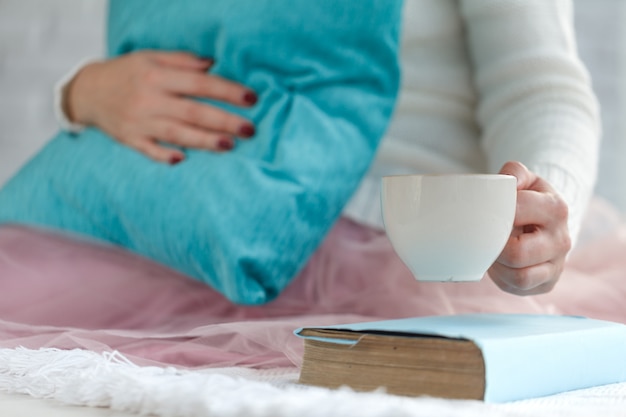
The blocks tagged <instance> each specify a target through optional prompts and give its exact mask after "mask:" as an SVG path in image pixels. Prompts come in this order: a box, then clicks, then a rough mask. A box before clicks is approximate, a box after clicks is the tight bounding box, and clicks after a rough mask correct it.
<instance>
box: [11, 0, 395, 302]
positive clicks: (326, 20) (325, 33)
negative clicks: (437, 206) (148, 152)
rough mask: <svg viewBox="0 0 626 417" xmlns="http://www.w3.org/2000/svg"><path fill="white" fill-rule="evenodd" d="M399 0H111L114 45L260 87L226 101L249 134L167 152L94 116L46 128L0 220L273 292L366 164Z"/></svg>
mask: <svg viewBox="0 0 626 417" xmlns="http://www.w3.org/2000/svg"><path fill="white" fill-rule="evenodd" d="M401 9H402V2H401V1H395V0H393V1H392V0H359V1H336V0H315V1H310V0H205V1H203V0H186V1H181V0H179V1H171V0H151V1H149V2H148V1H145V0H112V1H111V2H110V10H109V24H108V30H109V37H108V48H109V55H110V56H116V55H120V54H124V53H128V52H131V51H136V50H142V49H156V50H172V51H174V50H183V51H189V52H193V53H195V54H197V55H199V56H204V57H212V58H214V59H215V62H216V64H215V66H214V67H213V69H212V71H214V72H215V73H217V74H219V75H222V76H224V77H226V78H229V79H232V80H235V81H238V82H240V83H242V84H244V85H246V86H249V87H250V88H252V89H254V90H255V91H256V92H257V93H258V95H259V103H258V104H257V105H256V106H255V107H254V108H253V109H245V110H242V109H238V108H231V107H229V106H226V105H223V104H220V103H214V104H216V105H220V106H224V107H227V108H228V109H229V110H231V111H233V112H237V113H239V114H242V115H244V116H245V117H248V118H250V119H251V120H253V121H254V123H255V124H256V126H257V134H256V136H255V138H254V139H252V140H250V141H245V142H244V141H242V142H240V143H238V145H237V147H236V148H235V149H234V150H233V151H231V152H228V153H220V154H216V153H212V152H208V151H199V150H191V149H190V150H186V153H187V158H186V160H185V161H184V162H183V163H181V164H179V165H176V166H173V167H172V166H167V165H164V164H159V163H156V162H153V161H151V160H149V159H148V158H146V157H144V156H142V155H140V154H138V153H136V152H135V151H133V150H131V149H129V148H127V147H125V146H122V145H119V144H118V143H117V142H115V141H114V140H112V139H111V138H109V137H108V136H107V135H106V134H104V133H103V132H101V131H99V130H97V129H87V130H85V131H84V132H82V133H80V134H78V135H72V134H69V133H65V132H61V133H59V134H58V135H57V136H56V137H54V138H53V139H52V140H51V141H50V142H49V143H48V144H47V146H45V147H44V149H43V150H41V151H40V152H39V153H38V154H37V155H36V156H35V157H34V158H33V159H32V160H31V161H30V162H29V163H28V164H27V165H26V166H24V167H23V168H22V169H21V170H20V171H19V172H18V173H17V174H16V176H14V177H13V178H12V179H11V181H9V183H8V184H7V185H6V186H5V187H4V188H3V189H2V190H1V191H0V222H2V223H23V224H29V225H38V226H41V227H48V228H54V229H61V230H65V231H68V232H71V233H77V234H80V235H83V236H90V237H93V238H95V239H98V240H102V241H106V242H110V243H113V244H116V245H119V246H122V247H124V248H127V249H129V250H131V251H134V252H136V253H139V254H141V255H144V256H146V257H148V258H151V259H153V260H156V261H158V262H161V263H163V264H165V265H168V266H170V267H172V268H174V269H176V270H178V271H180V272H183V273H185V274H187V275H189V276H191V277H194V278H196V279H198V280H201V281H203V282H205V283H207V284H208V285H211V286H212V287H213V288H215V289H216V290H218V291H220V292H221V293H222V294H224V295H225V296H226V297H228V298H229V299H230V300H232V301H233V302H235V303H242V304H262V303H265V302H268V301H269V300H271V299H273V298H274V297H276V296H277V295H278V294H279V292H280V291H281V290H282V289H283V288H284V287H285V286H286V285H287V284H288V283H289V282H290V280H291V279H292V278H293V277H294V276H295V275H296V274H297V273H298V271H299V270H300V269H301V268H302V267H303V266H304V264H305V263H306V262H307V260H308V259H309V257H310V256H311V254H312V253H313V252H314V251H315V249H316V248H317V247H318V245H319V244H320V243H321V241H322V240H323V238H324V236H325V235H326V233H327V232H328V231H329V229H330V228H331V227H332V225H333V223H334V222H335V220H336V219H337V218H338V216H339V215H340V213H341V210H342V208H343V206H344V205H345V203H346V202H347V200H348V199H349V198H350V196H351V194H352V193H353V191H354V190H355V188H356V187H357V185H358V183H359V181H360V179H361V178H362V176H363V175H364V173H365V172H366V170H367V168H368V166H369V164H370V162H371V160H372V158H373V156H374V154H375V151H376V148H377V146H378V143H379V140H380V139H381V137H382V135H383V133H384V130H385V128H386V126H387V124H388V121H389V118H390V115H391V113H392V110H393V105H394V103H395V100H396V94H397V90H398V83H399V78H400V76H399V68H398V37H399V31H400V21H401Z"/></svg>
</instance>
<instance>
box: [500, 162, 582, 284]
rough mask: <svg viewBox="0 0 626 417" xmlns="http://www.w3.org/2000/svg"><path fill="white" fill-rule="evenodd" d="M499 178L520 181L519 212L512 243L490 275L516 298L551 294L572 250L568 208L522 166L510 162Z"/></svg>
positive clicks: (547, 185)
mask: <svg viewBox="0 0 626 417" xmlns="http://www.w3.org/2000/svg"><path fill="white" fill-rule="evenodd" d="M500 174H508V175H513V176H515V177H516V178H517V209H516V212H515V221H514V225H513V232H512V233H511V236H510V238H509V241H508V242H507V244H506V246H505V248H504V250H503V251H502V253H501V254H500V256H499V257H498V259H497V260H496V262H495V263H494V264H493V265H492V266H491V268H490V269H489V271H488V274H489V276H490V277H491V279H492V280H493V281H494V282H495V283H496V284H497V285H498V286H499V287H500V288H501V289H502V290H504V291H507V292H510V293H513V294H518V295H533V294H541V293H544V292H548V291H550V290H551V289H552V287H554V285H555V284H556V282H557V281H558V279H559V277H560V275H561V272H562V271H563V267H564V264H565V258H566V255H567V253H568V252H569V250H570V248H571V241H570V235H569V229H568V227H567V204H566V203H565V201H564V200H563V199H562V198H561V197H560V196H559V195H558V194H557V193H556V191H555V190H554V189H553V188H552V187H551V186H550V184H548V183H547V182H546V181H545V180H543V179H542V178H540V177H538V176H537V175H535V174H534V173H532V172H530V171H529V170H528V169H527V168H526V167H525V166H524V165H522V164H521V163H519V162H507V163H506V164H504V166H503V167H502V169H501V170H500Z"/></svg>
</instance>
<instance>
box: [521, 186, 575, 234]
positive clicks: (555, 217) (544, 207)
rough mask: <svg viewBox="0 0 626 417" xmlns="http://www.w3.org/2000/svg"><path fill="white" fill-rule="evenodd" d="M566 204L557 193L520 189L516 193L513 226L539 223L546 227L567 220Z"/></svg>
mask: <svg viewBox="0 0 626 417" xmlns="http://www.w3.org/2000/svg"><path fill="white" fill-rule="evenodd" d="M567 217H568V208H567V204H566V203H565V201H564V200H563V199H561V198H560V197H559V196H558V195H557V194H555V193H552V192H539V191H530V190H520V191H518V193H517V209H516V214H515V222H514V225H515V226H523V225H529V224H533V225H539V226H543V227H548V226H550V225H553V224H559V223H565V222H567Z"/></svg>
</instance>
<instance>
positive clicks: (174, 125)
mask: <svg viewBox="0 0 626 417" xmlns="http://www.w3.org/2000/svg"><path fill="white" fill-rule="evenodd" d="M150 126H151V132H150V133H151V136H153V137H155V138H157V139H158V140H159V141H161V142H166V143H169V144H172V145H177V146H181V147H184V148H196V149H207V150H212V151H229V150H231V149H233V148H234V147H235V141H234V139H233V138H232V137H231V136H230V135H227V134H224V133H215V132H207V131H206V130H202V129H199V128H197V127H194V126H190V125H185V124H183V123H181V122H178V121H176V120H171V119H159V120H158V121H155V122H153V123H151V124H150Z"/></svg>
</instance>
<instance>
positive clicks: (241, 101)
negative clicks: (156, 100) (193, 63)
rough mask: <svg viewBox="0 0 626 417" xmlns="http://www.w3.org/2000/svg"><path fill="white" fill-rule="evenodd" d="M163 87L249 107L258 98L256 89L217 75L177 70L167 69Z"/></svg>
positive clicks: (175, 91)
mask: <svg viewBox="0 0 626 417" xmlns="http://www.w3.org/2000/svg"><path fill="white" fill-rule="evenodd" d="M165 71H167V73H165V74H164V75H163V88H165V89H166V90H167V91H170V92H172V93H175V94H181V95H186V96H192V97H204V98H209V99H212V100H217V101H223V102H226V103H230V104H233V105H236V106H242V107H249V106H252V105H254V104H255V103H256V102H257V100H258V98H257V95H256V93H255V92H254V91H252V90H250V89H249V88H247V87H244V86H242V85H241V84H237V83H235V82H232V81H229V80H226V79H224V78H222V77H218V76H215V75H207V74H203V73H195V72H188V73H182V74H181V72H180V71H176V70H167V69H166V70H165Z"/></svg>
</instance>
